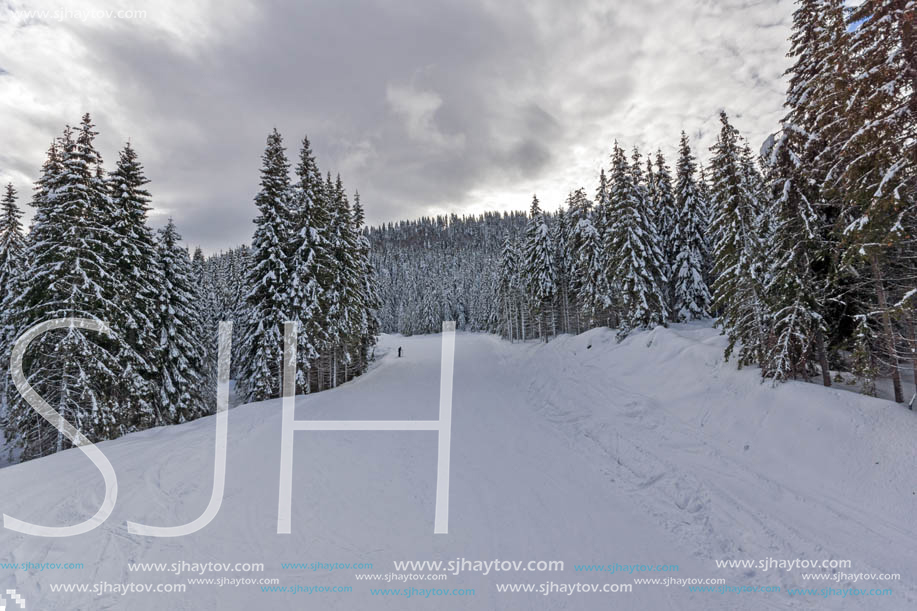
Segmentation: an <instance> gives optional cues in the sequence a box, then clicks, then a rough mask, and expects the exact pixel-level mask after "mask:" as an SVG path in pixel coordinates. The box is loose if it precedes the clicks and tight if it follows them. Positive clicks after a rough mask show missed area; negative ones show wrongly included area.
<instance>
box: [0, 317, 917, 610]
mask: <svg viewBox="0 0 917 611" xmlns="http://www.w3.org/2000/svg"><path fill="white" fill-rule="evenodd" d="M724 342H725V340H724V338H723V337H721V336H720V335H719V334H718V331H716V330H714V329H711V328H709V326H708V325H705V324H690V325H674V326H673V327H671V328H669V329H665V328H656V329H654V330H651V331H646V332H639V333H634V334H632V335H631V336H630V337H628V338H627V339H626V340H625V341H623V342H621V343H618V342H616V341H615V333H614V331H613V330H609V329H594V330H592V331H589V332H586V333H584V334H581V335H578V336H575V337H574V336H561V337H560V338H558V339H556V340H554V341H552V342H550V343H548V344H544V343H541V342H529V343H517V344H510V343H508V342H505V341H501V340H499V339H498V338H496V337H495V336H492V335H485V334H471V333H459V334H458V336H457V343H456V355H455V363H456V365H455V393H454V401H453V428H452V481H451V504H450V524H449V534H448V535H434V534H433V508H434V490H435V476H436V435H435V434H433V433H428V432H397V433H395V432H299V433H297V434H296V438H295V463H294V489H293V490H294V497H293V533H292V534H291V535H277V534H276V532H275V530H276V520H277V493H278V491H277V485H278V476H279V455H280V447H279V446H280V444H279V441H280V423H281V410H280V402H279V401H267V402H263V403H257V404H251V405H245V406H240V407H237V408H236V409H233V410H232V411H231V412H230V414H229V449H228V466H227V482H226V494H225V498H224V500H223V504H222V509H221V510H220V513H219V515H218V516H217V518H216V519H215V520H214V521H213V522H212V523H211V524H210V525H209V526H207V527H206V528H205V529H204V530H202V531H200V532H198V533H196V534H194V535H191V536H187V537H181V538H174V539H156V538H143V537H137V536H133V535H129V534H128V533H127V530H126V528H125V524H124V523H125V521H126V520H131V521H135V522H140V523H146V524H153V525H176V524H181V523H185V522H188V521H190V520H192V519H194V518H196V517H197V516H198V515H200V513H201V512H202V511H203V509H204V507H205V506H206V505H207V502H208V500H209V498H210V492H211V488H210V487H211V482H212V469H213V462H212V461H213V436H214V420H213V418H204V419H201V420H197V421H194V422H191V423H187V424H182V425H178V426H173V427H167V428H157V429H152V430H148V431H144V432H141V433H135V434H131V435H128V436H126V437H123V438H121V439H118V440H115V441H111V442H105V443H102V444H100V445H99V447H100V448H101V449H102V450H103V451H104V452H105V454H106V455H107V456H108V458H109V459H110V460H111V462H112V464H113V465H114V468H115V470H116V472H117V474H118V478H119V486H120V488H119V497H118V503H117V505H116V508H115V510H114V513H113V515H112V517H111V518H110V519H109V520H108V522H106V523H105V524H104V525H103V526H102V527H100V528H98V529H96V530H94V531H92V532H91V533H88V534H86V535H82V536H80V537H75V538H69V539H57V540H51V539H40V538H32V537H26V536H23V535H19V534H17V533H14V532H12V531H10V530H0V562H34V563H39V562H83V563H84V565H85V568H84V569H82V570H70V571H66V570H58V571H43V572H41V573H40V574H39V573H37V571H31V572H26V571H9V570H5V571H3V572H2V573H0V576H2V580H0V589H3V590H6V589H8V588H15V589H16V590H17V591H18V592H19V593H20V594H21V595H22V596H23V597H24V598H25V600H27V601H28V603H29V605H30V607H31V608H32V609H42V610H52V611H54V610H65V609H66V610H71V609H131V610H138V611H140V610H145V609H157V610H158V609H162V608H168V609H175V610H184V609H216V608H220V609H249V608H264V609H268V608H269V609H287V608H288V609H294V608H296V609H299V608H321V609H347V610H352V609H370V608H371V609H406V608H408V607H412V608H414V607H416V608H418V609H419V608H424V609H433V608H435V609H509V610H513V609H520V610H523V609H524V610H533V609H610V608H627V609H638V610H642V609H646V610H653V611H656V610H660V609H703V610H713V609H724V610H725V609H730V610H732V609H736V608H742V609H752V610H753V609H812V608H817V609H839V608H844V609H850V608H858V609H859V608H862V609H875V608H882V609H903V608H907V607H909V606H912V605H913V604H914V600H915V597H917V586H915V585H914V584H913V582H912V581H911V580H910V576H912V575H913V574H914V571H915V570H917V529H915V526H914V519H913V516H914V515H915V509H917V489H915V479H914V475H913V474H914V473H915V472H917V449H915V444H914V443H913V440H914V438H915V435H917V421H915V420H914V418H913V414H912V413H910V412H908V411H907V410H906V409H903V408H901V407H900V406H898V405H895V404H893V403H891V402H887V401H883V400H879V399H871V398H868V397H864V396H861V395H857V394H854V393H850V392H846V391H843V390H835V389H825V388H822V387H819V386H817V385H814V384H805V383H797V382H790V383H787V384H784V385H781V386H778V387H777V388H772V387H771V386H770V385H768V384H761V383H760V380H759V374H758V372H757V371H756V370H748V369H746V370H742V371H737V370H736V368H735V364H734V363H724V362H723V359H722V354H723V347H724ZM398 346H401V347H403V349H404V350H403V354H404V356H403V358H398V357H397V347H398ZM376 353H377V355H380V357H381V358H380V359H379V360H378V361H377V362H376V363H375V364H374V366H373V368H372V369H371V370H370V371H369V372H368V373H366V374H365V375H363V376H361V377H359V378H357V379H355V380H354V381H352V382H350V383H348V384H344V385H342V386H341V387H339V388H337V389H335V390H331V391H326V392H322V393H318V394H314V395H309V396H308V397H299V398H297V418H298V419H306V418H309V419H334V420H340V419H372V420H378V419H417V420H421V419H435V418H436V417H437V413H438V394H439V389H438V384H439V375H440V372H439V358H440V357H439V355H440V338H439V337H438V336H414V337H401V336H383V338H382V341H381V344H380V346H379V348H378V350H377V351H376ZM0 489H2V490H4V491H6V494H4V495H3V496H2V502H0V511H2V512H3V513H5V514H8V515H11V516H14V517H17V518H20V519H26V520H32V521H36V522H41V523H48V524H53V525H62V524H67V523H74V522H77V521H80V520H82V519H85V518H86V517H88V516H89V515H91V514H93V513H94V512H95V510H96V509H97V507H98V504H99V501H100V498H101V494H102V484H101V477H100V475H99V473H98V471H96V470H95V468H94V467H93V466H92V465H91V464H90V463H89V461H88V460H86V459H85V457H84V456H83V455H82V454H81V453H80V452H79V451H78V450H70V451H67V452H63V453H60V454H56V455H53V456H50V457H47V458H43V459H39V460H35V461H32V462H28V463H25V464H21V465H16V466H11V467H7V468H4V469H2V470H0ZM459 557H464V558H467V559H472V560H477V559H480V560H492V559H495V558H499V559H503V560H525V561H528V560H563V561H564V562H565V571H564V572H563V573H559V572H553V573H526V572H519V573H513V572H509V573H491V574H490V575H487V576H483V575H476V574H471V573H463V574H462V575H459V576H452V575H450V577H449V579H448V580H447V581H440V582H432V583H431V582H413V583H410V582H409V584H397V583H391V584H385V583H384V582H367V581H362V580H357V579H355V576H354V575H355V573H356V572H360V571H353V570H334V571H330V572H329V571H318V572H313V571H310V570H306V569H302V570H285V569H281V567H280V563H281V562H303V563H310V562H345V563H346V562H350V563H353V562H371V563H373V570H372V571H371V572H372V573H379V574H384V573H390V572H393V571H394V566H393V564H392V561H394V560H436V559H441V560H450V559H455V558H459ZM768 557H771V558H781V559H795V558H802V559H841V560H851V561H852V567H851V568H850V569H847V570H846V572H850V573H899V574H901V576H902V580H901V581H894V582H888V581H884V582H868V581H867V582H858V583H857V584H854V585H856V587H858V588H863V587H866V588H871V587H891V588H892V589H893V590H894V594H893V596H891V597H883V598H882V599H881V604H880V605H877V601H876V600H875V598H874V597H868V596H860V597H847V598H840V597H837V598H822V597H803V596H798V597H792V596H789V595H787V593H786V589H788V588H791V587H800V588H821V587H827V586H831V587H835V588H842V587H851V586H850V584H848V585H845V584H844V583H843V582H842V583H839V584H838V583H833V582H813V581H804V580H802V578H801V573H802V572H803V571H801V570H799V569H795V570H792V571H776V570H771V571H766V572H762V571H749V570H747V569H741V570H740V569H735V570H734V569H717V568H716V566H715V563H714V561H715V560H729V559H756V560H757V559H764V558H768ZM181 561H186V562H263V563H264V564H265V566H266V570H265V572H264V573H263V574H252V573H245V574H239V573H224V574H220V575H206V576H224V577H278V578H280V581H281V585H286V586H295V585H301V586H304V587H311V586H322V585H324V586H341V585H343V586H352V587H353V592H350V593H339V594H312V595H306V594H299V595H297V596H298V598H291V597H290V596H289V595H281V594H273V593H262V592H261V589H260V586H257V585H244V586H238V587H232V586H225V587H222V588H221V587H216V586H211V585H189V586H188V588H189V589H188V592H187V593H186V594H162V593H160V594H138V593H131V594H127V595H125V596H120V595H118V594H107V595H102V596H95V595H91V594H57V593H52V592H51V590H50V584H54V583H90V584H91V583H98V582H102V581H107V582H109V583H118V584H120V583H185V580H186V578H187V577H188V575H182V576H175V575H170V574H168V573H155V572H152V573H140V572H129V571H128V569H127V563H128V562H181ZM615 562H617V563H621V564H635V563H646V564H648V563H653V564H655V563H664V564H677V565H679V571H678V573H675V574H672V575H671V576H675V577H679V578H689V577H692V578H709V577H722V578H725V579H726V580H727V583H728V584H729V585H731V586H742V585H745V586H775V585H776V586H780V587H781V588H783V589H784V591H783V592H781V593H774V594H726V595H716V594H701V593H691V592H690V591H689V590H688V588H681V587H663V586H636V585H635V586H634V591H633V592H632V593H630V594H614V595H611V594H586V593H579V594H573V595H571V596H566V595H553V596H542V595H538V594H507V593H498V592H497V591H496V584H499V583H537V584H540V583H544V582H547V581H553V582H555V583H577V582H579V583H631V577H630V576H627V575H620V574H615V575H610V574H604V575H603V574H602V573H578V572H575V571H574V569H573V565H574V564H604V563H615ZM363 572H365V571H363ZM637 576H638V577H646V576H647V575H646V574H644V575H637ZM405 585H413V586H414V587H417V588H425V587H439V588H444V587H447V588H474V589H475V592H476V593H475V595H474V596H473V597H435V599H434V597H431V598H430V599H425V600H424V601H422V602H421V601H412V602H411V603H405V602H404V598H402V597H382V596H372V595H371V594H370V588H386V587H395V588H397V587H405ZM310 597H311V598H310ZM735 597H741V600H740V601H739V600H737V599H736V598H735ZM316 599H317V600H316Z"/></svg>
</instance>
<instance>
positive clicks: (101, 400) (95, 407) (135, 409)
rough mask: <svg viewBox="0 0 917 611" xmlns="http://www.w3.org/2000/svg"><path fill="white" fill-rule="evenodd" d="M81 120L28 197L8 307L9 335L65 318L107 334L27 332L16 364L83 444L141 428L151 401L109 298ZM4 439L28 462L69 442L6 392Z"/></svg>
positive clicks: (92, 163) (108, 262)
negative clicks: (31, 212)
mask: <svg viewBox="0 0 917 611" xmlns="http://www.w3.org/2000/svg"><path fill="white" fill-rule="evenodd" d="M93 127H94V126H93V125H92V122H91V120H90V119H89V116H88V115H86V116H84V117H83V121H82V123H81V125H80V127H79V129H78V130H77V132H76V134H74V132H73V130H71V129H70V128H69V127H68V128H67V129H66V130H65V131H64V135H63V137H62V138H61V139H60V140H59V141H58V144H57V146H56V147H54V149H53V150H52V153H51V155H49V159H48V161H47V162H46V163H45V165H44V167H43V173H42V177H41V179H40V180H39V184H38V188H37V189H36V195H35V198H34V200H33V203H34V204H35V205H36V207H37V210H36V214H35V221H34V223H33V225H32V230H31V231H30V233H29V236H28V242H27V243H28V246H27V254H26V259H27V260H28V268H27V269H26V270H25V272H24V274H23V278H26V279H27V281H23V282H21V283H19V287H18V290H17V295H16V297H15V298H14V299H12V300H11V302H10V304H9V308H10V315H11V318H12V325H13V329H14V332H13V335H14V336H18V335H19V334H21V333H22V332H24V331H25V330H27V329H28V328H30V327H32V326H34V325H35V324H36V323H38V322H42V321H46V320H50V319H55V318H65V317H77V318H90V319H95V320H98V321H101V322H103V323H107V324H108V325H110V327H111V335H110V336H106V335H102V334H99V333H95V332H91V331H86V330H83V329H81V328H78V327H76V326H73V327H69V328H67V329H61V330H57V331H52V332H49V333H45V334H43V335H41V336H40V337H38V338H36V339H35V340H34V342H33V343H32V345H31V347H30V349H29V352H28V353H27V354H26V357H25V359H24V362H23V369H24V372H25V375H26V377H27V379H28V381H29V383H30V384H31V385H32V387H33V388H34V389H35V390H36V391H37V392H38V393H39V394H40V395H41V396H42V397H43V398H44V399H45V400H46V401H47V402H48V403H50V404H51V405H54V406H55V408H56V409H57V411H58V412H59V413H60V414H61V415H62V416H63V417H64V418H65V419H66V420H68V421H69V422H71V423H72V424H73V425H74V426H75V427H76V428H77V429H79V430H80V431H81V432H82V433H83V434H84V435H86V436H87V437H88V438H89V439H90V440H93V441H99V440H103V439H113V438H115V437H118V436H119V435H121V434H124V433H127V432H130V431H132V430H137V429H138V428H143V427H144V426H148V425H149V424H150V423H152V422H153V421H154V420H155V419H154V417H153V412H152V407H151V406H150V405H148V404H146V403H144V402H143V401H142V394H141V393H137V392H136V390H137V389H136V388H135V386H134V384H135V382H136V380H135V379H134V377H126V376H124V375H123V372H124V371H125V370H127V371H133V372H137V371H140V370H141V366H142V363H143V359H142V358H141V357H140V355H138V354H137V353H136V352H135V351H134V350H133V348H132V346H131V345H130V344H129V343H128V342H127V341H126V339H125V338H126V333H125V331H124V329H122V328H121V327H120V326H119V325H120V324H121V323H122V322H123V321H124V320H125V317H124V313H123V311H122V310H121V307H120V304H119V300H118V297H119V295H121V294H123V290H124V287H123V283H122V282H121V281H120V279H119V274H118V269H117V259H118V256H117V252H116V251H115V247H114V245H115V242H116V240H115V234H114V232H113V231H112V229H111V227H112V225H113V221H114V216H115V215H114V214H113V207H112V199H111V196H110V193H109V189H108V182H107V180H106V178H105V173H104V170H103V168H102V160H101V157H100V156H99V154H98V152H97V151H96V150H95V147H94V144H93V141H94V138H95V135H96V132H95V131H94V129H93ZM9 425H10V428H11V431H12V433H11V436H12V437H13V438H14V439H15V443H16V444H17V445H18V446H19V447H20V448H22V458H23V459H30V458H34V457H37V456H43V455H46V454H49V453H52V452H56V451H60V450H63V449H65V448H66V447H69V445H70V444H69V441H67V440H66V438H64V437H63V435H61V434H60V433H58V432H57V431H56V430H54V429H53V427H51V425H50V424H48V423H47V422H45V421H44V420H43V419H41V418H40V416H38V415H37V414H36V413H35V412H34V410H32V408H31V407H30V406H29V405H28V404H27V403H26V402H25V401H24V400H23V399H22V398H21V397H20V396H19V395H18V394H15V395H14V397H13V400H12V401H11V404H10V423H9Z"/></svg>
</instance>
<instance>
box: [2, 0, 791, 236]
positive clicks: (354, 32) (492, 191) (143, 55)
mask: <svg viewBox="0 0 917 611" xmlns="http://www.w3.org/2000/svg"><path fill="white" fill-rule="evenodd" d="M34 11H48V12H47V13H44V14H43V15H42V14H41V13H35V12H34ZM64 11H66V12H64ZM80 11H87V12H85V13H81V12H80ZM100 11H111V12H112V13H111V16H109V15H108V14H103V13H101V12H100ZM117 11H125V12H123V13H121V18H117ZM792 11H793V4H792V0H744V1H743V0H616V1H614V2H612V1H609V0H597V1H592V0H587V1H582V2H578V1H574V2H559V1H557V0H528V1H526V2H516V1H515V0H456V1H444V0H422V1H421V0H410V1H408V0H404V1H398V0H375V1H373V0H304V1H298V2H294V1H286V2H283V1H267V2H265V1H259V2H248V1H246V0H224V1H216V0H195V1H194V2H190V1H188V0H178V1H171V0H156V1H155V2H153V1H144V0H127V1H125V2H81V1H80V0H77V1H74V2H65V1H64V0H50V1H48V2H45V1H43V0H39V1H28V2H21V1H20V0H0V130H2V132H0V133H2V138H0V181H2V182H4V183H5V182H7V181H12V182H13V184H14V185H15V186H16V187H17V189H19V191H20V193H21V194H22V195H23V196H24V197H23V198H22V200H23V205H24V202H25V201H26V200H27V199H28V196H29V193H30V189H31V183H32V182H33V181H34V180H35V178H36V176H37V173H38V170H39V167H40V166H41V163H42V160H43V158H44V152H45V151H46V150H47V148H48V145H49V144H50V142H51V140H52V139H53V138H54V137H55V136H56V135H57V134H59V133H60V130H61V129H62V128H63V126H64V125H65V124H67V123H70V124H75V123H77V122H78V121H79V118H80V116H81V114H82V113H83V112H86V111H88V112H91V113H92V115H93V119H94V121H95V123H96V124H97V129H98V130H99V131H100V136H99V142H98V143H99V148H100V150H101V152H102V154H103V157H104V158H105V160H106V162H107V164H108V165H109V166H111V165H112V164H113V162H114V160H115V159H116V158H117V154H116V153H117V150H118V148H119V147H120V146H121V145H122V144H123V142H124V141H126V140H128V139H130V141H131V142H132V144H133V145H134V147H135V148H136V149H137V151H138V153H139V154H140V157H141V160H142V161H143V163H144V164H145V166H146V169H147V175H148V176H149V178H150V179H151V180H152V183H151V185H150V190H151V191H152V193H153V197H154V206H155V211H154V219H153V223H154V224H156V225H159V224H162V222H163V221H164V219H165V218H167V217H168V216H169V215H171V216H173V217H174V218H175V219H176V222H177V223H178V225H179V230H180V231H181V232H182V233H183V235H184V237H185V239H186V241H187V242H188V243H189V244H191V245H201V246H203V247H204V248H205V250H207V251H211V252H212V251H216V250H219V249H220V248H226V247H228V246H232V245H235V244H239V243H242V242H247V241H248V240H249V237H250V235H251V232H252V228H253V226H252V218H253V216H254V214H255V209H254V205H253V203H252V197H253V196H254V194H255V192H256V191H257V188H258V170H259V167H260V155H261V153H262V150H263V147H264V140H265V137H266V135H267V133H268V132H269V131H270V130H271V129H272V128H273V127H276V128H277V129H279V130H280V131H281V133H283V135H284V136H285V138H286V143H287V146H288V149H289V153H290V155H291V157H293V156H295V154H296V151H297V149H298V143H299V141H300V140H301V138H302V136H303V135H304V134H308V135H309V138H310V139H311V140H312V143H313V147H314V149H315V152H316V154H317V157H318V160H319V165H320V166H321V168H322V170H330V171H331V172H333V173H337V172H340V173H341V175H342V176H343V178H344V184H345V185H346V186H347V187H348V188H349V189H350V190H351V191H352V190H353V189H359V191H360V193H361V196H362V199H363V202H364V204H365V205H366V208H367V216H368V220H369V222H371V223H378V222H383V221H390V220H397V219H402V218H413V217H417V216H420V215H423V214H436V213H442V212H458V213H462V212H481V211H484V210H490V209H498V210H508V209H523V208H526V207H527V206H528V203H529V201H530V199H531V194H532V193H537V194H538V196H539V199H541V201H542V204H543V206H545V207H546V208H549V209H554V208H556V207H557V206H558V205H560V204H561V203H562V202H563V199H564V197H565V196H566V194H567V192H568V191H570V190H572V189H574V188H576V187H579V186H584V187H586V188H587V191H588V192H589V193H590V194H591V193H593V192H594V189H595V184H596V177H597V175H598V170H599V168H600V167H603V166H606V165H607V162H608V153H609V151H610V148H611V145H612V143H613V141H614V140H615V139H618V140H619V141H621V142H622V143H623V144H625V145H627V146H628V147H630V146H633V145H638V146H639V147H640V148H641V149H643V150H649V149H653V150H655V149H656V148H657V147H661V148H662V149H663V151H665V152H666V153H668V154H669V156H670V163H674V159H671V157H672V156H673V155H674V151H675V146H676V144H677V141H678V137H679V132H680V130H685V131H686V132H687V133H688V134H689V135H690V136H691V137H692V139H694V141H695V144H696V145H697V147H698V148H699V149H701V151H702V154H704V155H706V148H707V147H709V145H710V144H711V143H712V141H713V139H714V138H715V133H716V130H717V120H716V115H717V113H718V112H719V109H720V108H726V110H727V111H728V112H729V113H730V115H732V116H733V118H734V122H735V124H736V125H737V127H738V128H739V129H740V130H741V131H742V133H743V134H745V135H746V136H747V137H748V138H749V139H750V140H751V141H752V143H753V145H754V146H758V145H759V144H760V142H761V141H762V140H763V139H764V138H765V137H766V136H767V135H768V134H769V133H770V132H772V131H774V127H775V125H776V123H777V121H778V119H779V118H780V116H781V114H782V110H781V104H782V101H783V96H784V90H785V85H784V81H783V78H782V73H783V71H784V69H785V68H786V67H787V65H788V60H787V58H786V57H785V54H786V51H787V48H788V44H787V42H786V38H787V35H788V33H789V28H790V24H791V15H792ZM30 13H31V14H30Z"/></svg>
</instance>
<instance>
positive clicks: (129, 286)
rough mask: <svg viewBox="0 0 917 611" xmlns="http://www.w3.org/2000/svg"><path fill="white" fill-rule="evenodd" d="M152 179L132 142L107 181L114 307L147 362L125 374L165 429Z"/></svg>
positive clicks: (160, 285)
mask: <svg viewBox="0 0 917 611" xmlns="http://www.w3.org/2000/svg"><path fill="white" fill-rule="evenodd" d="M147 183H149V180H148V179H147V178H146V176H145V175H144V173H143V166H142V165H141V163H140V160H139V158H138V156H137V152H136V151H135V150H134V149H133V147H131V144H130V142H128V143H127V144H125V145H124V148H123V149H121V152H120V154H119V157H118V163H117V165H116V167H115V170H114V171H113V172H111V174H109V176H108V185H109V189H110V191H111V199H112V214H113V219H112V224H111V230H112V232H113V235H112V239H113V240H114V244H113V251H114V253H115V257H116V258H115V264H116V266H117V274H118V277H119V280H120V282H121V284H122V290H123V292H122V293H121V294H120V295H117V296H116V298H115V299H116V303H117V306H118V309H119V312H120V316H121V319H122V321H121V322H120V324H119V326H120V327H121V329H122V330H123V332H124V334H125V338H124V339H125V340H126V343H127V344H128V345H129V346H130V347H131V349H132V351H133V352H134V353H135V354H139V355H141V356H142V357H143V360H144V362H143V363H142V369H140V370H133V369H130V368H126V369H125V370H124V371H123V372H122V375H123V376H125V377H126V378H133V387H134V389H135V390H134V392H136V393H138V394H140V396H138V399H142V400H143V401H144V403H148V404H149V405H150V406H156V407H158V409H157V410H154V413H155V414H156V416H155V417H156V424H164V423H165V422H166V420H165V419H163V412H162V411H161V410H162V409H163V408H164V407H165V406H163V405H162V404H161V403H160V402H159V401H158V399H159V397H158V396H157V395H158V394H159V393H158V390H157V389H156V388H154V386H155V384H156V383H157V381H158V379H159V376H158V374H157V372H156V370H155V366H154V365H153V362H156V361H159V360H160V358H161V357H160V356H159V355H156V354H155V351H156V349H157V346H158V345H159V337H158V336H159V334H160V331H161V330H160V329H159V328H158V327H157V324H156V323H157V320H158V319H159V316H158V312H157V309H158V305H159V299H160V295H161V293H162V290H163V280H162V277H161V276H160V268H159V267H158V266H157V265H156V257H157V252H156V244H155V242H154V239H153V232H152V231H151V230H150V228H149V227H148V226H147V214H148V213H149V210H150V193H149V191H147V190H146V187H145V185H146V184H147ZM125 361H126V362H127V363H130V362H131V361H130V359H125Z"/></svg>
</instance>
